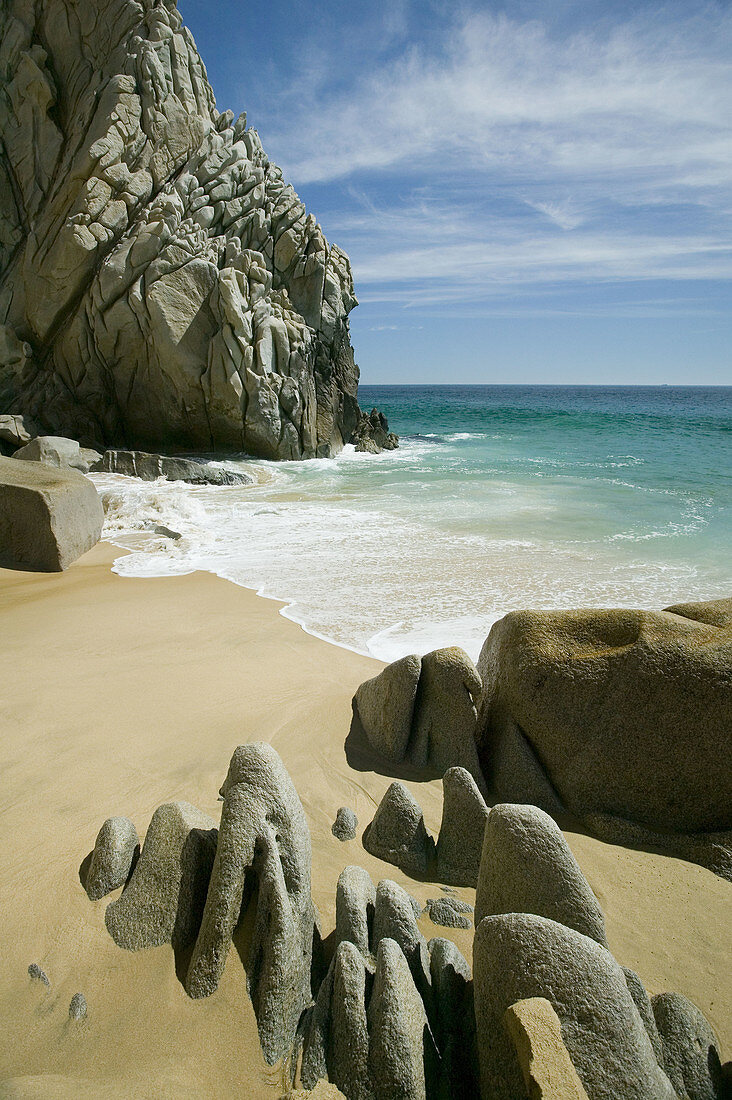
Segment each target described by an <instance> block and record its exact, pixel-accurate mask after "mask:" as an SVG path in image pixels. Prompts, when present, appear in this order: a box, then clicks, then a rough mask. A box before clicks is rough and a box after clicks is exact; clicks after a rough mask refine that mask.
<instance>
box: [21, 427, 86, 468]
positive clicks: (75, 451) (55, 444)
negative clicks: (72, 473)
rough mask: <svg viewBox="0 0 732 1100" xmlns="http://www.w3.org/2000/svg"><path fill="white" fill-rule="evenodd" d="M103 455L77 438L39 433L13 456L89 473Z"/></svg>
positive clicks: (26, 460) (27, 460)
mask: <svg viewBox="0 0 732 1100" xmlns="http://www.w3.org/2000/svg"><path fill="white" fill-rule="evenodd" d="M101 457H102V456H101V455H100V454H98V453H97V452H96V451H92V450H90V449H89V448H87V447H80V446H79V444H78V443H77V442H76V440H75V439H65V438H64V437H63V436H58V435H39V436H36V438H35V439H31V441H30V443H26V444H25V446H24V447H20V448H19V449H18V450H17V451H16V452H15V454H14V455H13V458H19V459H22V460H23V461H25V462H43V463H44V464H45V465H46V466H69V467H71V469H72V470H79V471H80V472H81V473H82V474H88V473H89V470H90V469H91V467H92V466H93V465H95V463H97V462H99V460H100V459H101Z"/></svg>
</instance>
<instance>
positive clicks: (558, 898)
mask: <svg viewBox="0 0 732 1100" xmlns="http://www.w3.org/2000/svg"><path fill="white" fill-rule="evenodd" d="M497 913H536V914H537V915H538V916H540V917H550V918H551V920H555V921H559V923H560V924H565V925H566V926H567V927H568V928H574V929H576V930H577V931H578V932H581V933H582V934H583V935H584V936H589V937H590V938H591V939H593V940H596V941H597V942H598V943H599V944H602V946H603V947H607V939H606V937H605V918H604V916H603V913H602V909H601V908H600V904H599V902H598V900H597V898H596V897H595V895H594V894H593V892H592V890H591V888H590V885H589V883H588V882H587V879H586V878H585V876H584V875H583V874H582V871H581V870H580V867H579V864H578V863H577V860H576V859H575V858H574V856H573V855H572V852H571V851H570V848H569V845H568V844H567V842H566V840H565V839H564V836H563V834H562V831H561V829H560V828H559V826H558V825H557V824H556V823H555V822H554V821H552V819H551V818H550V817H549V814H546V813H544V811H543V810H540V809H538V808H537V807H536V806H511V805H499V806H494V807H493V809H492V810H491V811H490V813H489V815H488V824H487V825H486V828H485V836H484V839H483V857H482V859H481V863H480V875H479V878H478V889H477V891H476V895H475V923H476V925H477V924H480V922H481V921H482V919H483V917H486V916H494V915H495V914H497Z"/></svg>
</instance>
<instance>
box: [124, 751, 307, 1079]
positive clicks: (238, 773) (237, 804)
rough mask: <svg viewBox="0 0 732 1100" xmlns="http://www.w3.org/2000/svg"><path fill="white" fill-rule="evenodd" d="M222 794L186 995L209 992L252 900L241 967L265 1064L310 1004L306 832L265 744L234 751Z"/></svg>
mask: <svg viewBox="0 0 732 1100" xmlns="http://www.w3.org/2000/svg"><path fill="white" fill-rule="evenodd" d="M221 795H222V796H223V799H224V806H223V810H222V813H221V825H220V827H219V837H218V845H217V849H216V861H215V863H214V867H213V871H212V874H211V881H210V884H209V887H208V895H207V897H206V907H205V909H204V912H203V919H202V921H201V928H200V932H199V934H198V938H197V940H196V945H195V947H194V950H193V954H192V956H191V961H190V965H189V967H188V973H187V975H186V980H185V986H186V990H187V992H188V994H189V996H191V997H206V996H208V995H209V994H211V993H213V992H214V990H215V989H216V988H217V986H218V984H219V981H220V979H221V975H222V974H223V970H224V965H225V963H226V957H227V955H228V952H229V948H230V946H231V937H232V933H233V932H234V929H235V928H236V926H237V924H238V922H239V919H240V917H241V916H242V915H243V914H244V913H245V912H246V910H247V908H248V904H249V901H250V900H253V904H255V905H256V909H255V912H254V915H253V926H252V927H253V931H252V936H251V941H250V944H249V949H248V953H247V958H246V961H245V967H246V971H247V978H248V986H249V993H250V996H251V998H252V1003H253V1005H254V1011H255V1014H256V1017H257V1025H258V1028H259V1039H260V1042H261V1044H262V1050H263V1052H264V1056H265V1058H266V1060H267V1061H268V1062H269V1063H270V1065H272V1064H274V1062H276V1061H278V1060H279V1059H280V1058H282V1057H284V1056H285V1055H286V1054H289V1052H290V1050H291V1049H292V1045H293V1042H294V1039H295V1034H296V1032H297V1028H298V1023H299V1020H300V1017H301V1015H302V1013H303V1011H304V1010H305V1009H306V1008H307V1006H308V1005H309V1004H310V1000H311V994H310V967H311V961H312V948H313V935H314V928H315V910H314V907H313V902H312V898H311V896H310V864H311V845H310V831H309V829H308V824H307V820H306V818H305V813H304V811H303V808H302V803H301V802H300V799H299V798H298V795H297V791H296V790H295V787H294V785H293V783H292V780H291V779H290V776H289V774H288V772H287V770H286V768H285V766H284V764H283V763H282V761H281V760H280V758H279V756H278V755H277V753H276V752H275V750H274V749H273V748H272V746H271V745H267V744H265V743H264V742H255V743H253V744H250V745H240V746H239V747H238V748H237V749H236V750H235V752H234V755H233V756H232V758H231V763H230V764H229V771H228V774H227V776H226V779H225V781H224V784H223V786H222V788H221ZM143 855H144V852H143ZM141 861H142V860H141Z"/></svg>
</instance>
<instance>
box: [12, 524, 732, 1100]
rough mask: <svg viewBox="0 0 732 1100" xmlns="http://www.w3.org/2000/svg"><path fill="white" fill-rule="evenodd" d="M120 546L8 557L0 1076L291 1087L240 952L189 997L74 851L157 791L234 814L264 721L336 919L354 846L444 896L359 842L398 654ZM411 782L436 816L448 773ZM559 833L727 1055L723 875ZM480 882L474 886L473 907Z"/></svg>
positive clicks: (260, 1089)
mask: <svg viewBox="0 0 732 1100" xmlns="http://www.w3.org/2000/svg"><path fill="white" fill-rule="evenodd" d="M122 553H123V550H121V549H120V548H118V547H117V546H114V545H112V544H110V543H100V544H99V545H98V546H97V547H96V548H95V549H94V550H92V551H90V552H89V553H88V554H86V555H85V556H84V557H83V558H81V559H80V560H79V561H78V562H77V563H75V564H74V565H73V566H72V567H71V568H70V569H69V570H68V571H67V572H66V573H63V574H29V573H15V572H10V571H7V570H0V614H2V616H3V627H4V629H3V638H4V651H3V657H4V661H3V665H4V668H5V669H6V676H5V677H4V685H3V686H4V690H2V689H0V696H1V697H2V699H1V701H2V710H3V714H4V719H5V721H4V727H5V737H4V741H3V756H2V774H3V783H4V798H3V805H2V810H1V811H0V841H2V843H3V849H4V851H5V852H6V873H5V875H4V876H3V880H2V882H0V906H1V907H2V912H3V914H4V918H5V929H4V952H5V958H4V965H3V967H2V970H1V971H0V1005H2V1012H3V1019H4V1021H5V1043H4V1050H3V1053H2V1056H1V1057H0V1083H1V1082H7V1079H8V1078H12V1079H16V1078H18V1077H29V1076H30V1077H35V1078H36V1081H35V1082H30V1083H29V1082H25V1083H24V1084H22V1083H17V1082H16V1083H14V1084H12V1085H9V1084H7V1083H6V1084H5V1085H3V1084H0V1095H2V1096H13V1097H20V1096H47V1095H49V1091H48V1089H49V1087H51V1082H52V1080H53V1084H52V1087H53V1095H54V1096H59V1097H64V1096H66V1095H68V1096H71V1095H74V1096H78V1095H90V1096H91V1095H95V1096H100V1097H104V1096H107V1095H109V1096H120V1095H124V1096H125V1097H144V1096H149V1095H150V1091H149V1089H150V1083H151V1082H154V1086H155V1095H156V1096H158V1097H170V1098H171V1100H172V1098H173V1097H175V1098H176V1100H178V1098H180V1097H183V1098H186V1097H191V1098H193V1097H197V1098H203V1097H209V1096H210V1097H214V1096H216V1097H227V1096H234V1095H240V1094H241V1091H242V1088H244V1089H245V1090H246V1091H247V1094H248V1095H251V1096H253V1097H258V1096H262V1097H265V1096H269V1097H276V1096H278V1095H280V1094H281V1090H280V1091H278V1088H279V1080H280V1078H279V1077H278V1070H277V1068H276V1067H275V1068H268V1067H267V1066H266V1065H265V1063H264V1061H263V1058H262V1056H261V1052H260V1049H259V1043H258V1039H257V1035H256V1027H255V1024H254V1016H253V1012H252V1009H251V1005H250V1003H249V1000H248V996H247V993H246V984H245V979H244V972H243V967H242V965H241V962H240V960H239V958H238V956H237V955H236V953H235V952H233V951H232V952H231V953H230V956H229V959H228V962H227V966H226V971H225V975H224V980H223V981H222V984H221V987H220V988H219V990H218V991H217V992H216V993H215V994H213V996H211V997H209V998H206V999H205V1000H203V1001H190V1000H189V999H188V998H187V997H186V995H185V993H184V992H183V989H182V987H181V985H180V983H179V982H178V980H177V978H176V975H175V966H174V958H173V952H172V950H171V948H170V947H168V946H165V947H159V948H154V949H150V950H146V951H141V952H133V953H130V952H126V951H122V950H120V949H119V948H118V947H116V945H115V944H114V942H113V941H112V939H111V937H110V936H109V935H108V933H107V931H106V929H105V927H104V911H105V909H106V906H107V904H108V901H109V900H110V899H109V898H105V899H102V900H101V901H99V902H96V903H92V902H90V901H89V900H88V898H87V897H86V894H85V892H84V891H83V889H82V887H81V885H80V881H79V875H78V869H79V866H80V864H81V862H82V860H83V859H84V857H85V856H86V855H87V853H88V852H89V851H90V850H91V848H92V847H93V844H94V839H95V837H96V833H97V831H98V829H99V828H100V826H101V824H102V822H103V821H104V820H105V818H107V817H109V816H111V815H113V814H124V815H127V816H129V817H131V818H132V820H133V821H134V823H135V825H136V827H137V830H138V833H139V834H140V836H141V838H142V837H144V832H145V830H146V828H147V825H148V823H149V820H150V817H151V815H152V812H153V811H154V809H155V808H156V807H157V806H158V805H160V804H161V803H163V802H166V801H170V800H171V799H176V798H183V799H186V800H187V801H190V802H192V803H193V804H194V805H196V806H198V807H200V808H201V809H202V810H203V811H205V812H206V813H208V814H210V815H211V816H212V817H213V818H214V820H218V816H219V812H220V803H218V801H217V794H218V789H219V786H220V784H221V782H222V779H223V777H224V775H225V773H226V769H227V766H228V762H229V758H230V756H231V753H232V752H233V750H234V748H235V747H236V745H237V744H240V743H243V742H246V741H252V740H265V741H269V742H270V743H272V744H273V745H274V747H275V748H276V749H277V751H278V752H279V754H280V755H281V757H282V759H283V761H284V764H285V766H286V767H287V769H288V770H289V772H290V774H291V776H292V779H293V781H294V783H295V786H296V788H297V790H298V793H299V795H300V798H301V801H302V803H303V807H304V809H305V814H306V817H307V819H308V823H309V826H310V831H311V836H312V846H313V879H312V893H313V900H314V902H315V904H316V906H317V907H318V909H319V911H320V914H321V919H322V926H323V934H324V935H327V934H328V933H329V932H330V930H331V929H332V927H333V925H334V917H335V912H334V910H335V884H336V881H337V878H338V875H339V873H340V871H341V870H342V869H343V867H344V866H346V865H347V864H358V865H360V866H363V867H365V868H366V870H368V871H369V873H370V874H371V876H372V878H373V879H374V881H378V880H379V879H380V878H389V879H394V880H395V881H397V882H399V883H400V884H401V885H403V886H404V887H405V888H407V889H408V890H409V891H410V892H411V893H413V894H414V895H415V896H416V897H417V898H418V899H419V901H420V902H421V903H422V904H424V902H425V901H426V900H427V898H428V897H434V896H435V895H436V894H439V889H438V887H437V885H436V884H435V883H431V882H415V881H414V880H412V879H410V878H408V877H407V876H406V875H404V874H403V873H402V872H401V871H399V870H398V869H397V868H396V867H394V866H393V865H391V864H387V863H384V862H382V861H381V860H379V859H377V858H375V857H373V856H370V855H369V854H368V853H367V852H366V851H365V850H364V849H363V846H362V844H361V839H360V838H361V834H362V832H363V829H364V828H365V827H366V826H367V825H368V824H369V822H370V820H371V818H372V817H373V813H374V810H375V808H376V805H377V804H378V801H379V800H380V798H381V796H382V795H383V793H384V791H385V790H386V788H387V787H388V786H389V784H390V782H391V778H390V777H389V776H388V775H385V774H381V773H377V772H375V771H355V770H354V769H353V768H351V767H350V766H349V764H348V762H347V760H346V757H345V753H344V742H345V740H346V738H347V735H348V732H349V727H350V718H351V710H350V701H351V697H352V695H353V693H354V692H355V690H356V688H357V687H358V686H359V684H360V683H361V681H362V680H364V679H366V678H368V677H370V676H372V675H374V674H375V673H376V672H377V671H379V669H380V668H381V667H382V664H381V662H378V661H377V660H375V659H374V658H371V657H366V656H362V655H359V654H356V653H354V652H352V651H351V650H348V649H346V648H345V647H342V646H338V645H334V644H333V643H331V642H325V643H324V642H323V641H322V640H321V639H319V638H317V637H314V636H313V635H312V634H310V633H307V632H306V631H305V630H304V629H303V628H301V627H300V625H299V624H297V623H296V622H295V621H294V620H292V619H289V618H287V617H286V616H284V615H283V614H282V608H281V607H280V608H279V609H278V611H279V613H278V614H277V615H275V614H273V613H272V603H273V602H278V601H273V600H271V599H270V598H269V597H267V598H266V600H267V602H264V600H262V599H259V598H258V597H257V596H256V594H255V593H254V591H252V590H248V589H246V588H244V587H243V586H242V585H239V584H237V583H235V582H233V587H232V583H229V582H226V581H225V579H224V578H222V577H219V576H217V575H215V574H211V573H205V572H197V573H190V574H185V575H182V576H178V577H162V578H134V580H135V581H136V583H135V584H130V583H128V582H129V581H130V580H131V579H133V578H128V577H119V576H118V575H116V574H114V573H113V572H112V571H111V568H110V567H111V563H112V561H113V560H114V558H115V557H119V556H120V555H121V554H122ZM235 593H236V594H235ZM326 644H327V645H328V648H327V649H326V648H325V645H326ZM407 786H409V787H410V788H411V789H412V791H413V793H414V794H415V796H416V797H417V798H418V800H419V802H420V804H421V805H422V807H423V809H424V812H425V817H426V821H427V825H428V827H429V828H430V830H432V831H433V832H435V833H436V832H437V829H438V827H439V822H440V816H441V804H442V795H441V784H440V783H439V782H438V781H434V780H433V781H429V782H416V781H407ZM341 805H348V806H351V807H352V808H353V809H354V810H355V811H356V814H357V815H358V818H359V827H358V831H357V838H356V839H355V840H353V841H349V842H346V843H341V842H339V841H338V840H336V839H335V838H334V837H333V836H332V834H331V832H330V826H331V823H332V821H333V820H334V818H335V814H336V811H337V809H338V808H339V806H341ZM565 835H566V836H567V839H568V841H569V843H570V846H571V847H572V850H573V851H574V853H575V856H576V857H577V859H578V861H579V863H580V866H581V867H582V869H583V871H584V873H585V874H586V876H587V878H588V880H589V882H590V884H591V886H592V888H593V890H594V891H595V893H596V894H597V897H598V900H599V901H600V904H601V905H602V907H603V909H604V911H605V914H606V922H607V933H608V939H609V942H610V945H611V948H612V950H613V952H614V954H615V955H616V957H617V958H618V959H619V961H621V962H622V963H623V965H625V966H629V967H631V968H632V969H634V970H637V971H638V973H639V974H640V976H641V978H642V979H643V980H644V982H645V984H646V985H647V987H648V988H649V991H650V992H661V991H663V990H675V991H677V992H681V993H683V994H684V995H686V996H688V997H690V999H691V1000H693V1001H694V1002H695V1003H697V1004H698V1005H699V1007H700V1009H701V1010H702V1011H703V1012H704V1013H705V1015H707V1016H708V1018H709V1019H710V1021H711V1023H712V1024H713V1026H714V1027H715V1029H716V1030H717V1031H718V1033H719V1037H720V1040H721V1042H722V1049H723V1052H724V1053H725V1055H726V1057H729V1051H730V1046H731V1045H732V1031H731V1021H732V990H730V989H729V983H728V982H725V975H726V974H727V973H729V970H730V963H732V959H731V958H730V948H729V946H728V944H729V941H728V937H727V936H726V935H725V930H726V928H727V926H728V920H729V918H728V908H729V883H726V882H724V881H723V880H721V879H718V878H716V877H715V876H714V875H713V874H712V873H711V872H710V871H707V870H705V869H703V868H701V867H697V866H695V865H692V864H687V863H684V862H683V861H680V860H677V859H673V858H671V857H664V856H659V855H654V854H651V853H647V852H642V851H634V850H630V849H623V848H619V847H617V846H614V845H610V844H605V843H603V842H601V841H597V840H594V839H593V838H591V837H588V836H585V835H583V834H581V833H579V832H577V833H575V832H567V833H566V834H565ZM474 893H475V892H474V891H473V890H470V889H467V888H465V889H460V890H459V891H458V895H459V896H460V897H462V898H463V899H464V900H466V901H469V902H470V903H471V904H472V903H473V901H474ZM114 896H115V895H112V897H114ZM420 927H421V929H422V931H423V932H424V934H425V935H426V936H427V938H430V937H432V936H439V935H444V936H447V937H449V938H451V939H454V941H455V942H456V944H457V945H458V947H459V948H460V950H461V951H462V952H463V954H464V955H465V956H466V958H467V959H468V960H470V958H471V943H472V932H471V931H453V930H448V929H444V928H441V927H439V926H436V925H433V924H432V922H431V921H430V920H429V918H428V917H427V916H423V917H422V918H421V919H420ZM32 962H37V963H38V964H39V965H41V966H42V967H43V969H44V970H46V972H47V973H48V975H49V978H50V980H51V987H50V989H49V990H44V989H43V988H42V987H40V986H39V985H38V984H34V983H31V982H30V980H29V978H28V976H27V967H28V965H29V964H30V963H32ZM77 991H81V992H83V993H84V995H85V996H86V998H87V1001H88V1004H89V1016H88V1019H87V1020H86V1021H85V1022H84V1024H83V1025H81V1027H77V1028H74V1027H73V1026H71V1024H70V1022H69V1020H68V1015H67V1012H68V1004H69V1001H70V999H71V996H72V994H73V993H75V992H77ZM52 1074H56V1075H60V1077H61V1078H62V1079H61V1080H56V1079H52V1078H51V1077H49V1076H47V1075H52ZM40 1075H46V1076H45V1085H44V1084H43V1082H42V1081H41V1082H39V1081H38V1077H39V1076H40ZM83 1082H86V1085H84V1084H83ZM43 1088H45V1089H46V1091H45V1092H44V1091H43ZM85 1088H86V1089H87V1092H86V1093H85V1092H84V1089H85ZM33 1089H35V1090H36V1091H33ZM39 1090H40V1091H39Z"/></svg>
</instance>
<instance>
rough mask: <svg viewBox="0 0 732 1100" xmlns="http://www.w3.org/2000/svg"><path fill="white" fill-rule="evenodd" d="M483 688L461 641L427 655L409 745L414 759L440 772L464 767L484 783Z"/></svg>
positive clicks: (411, 756) (418, 764)
mask: <svg viewBox="0 0 732 1100" xmlns="http://www.w3.org/2000/svg"><path fill="white" fill-rule="evenodd" d="M480 692H481V681H480V676H479V675H478V671H477V669H476V667H475V665H474V664H473V662H472V661H471V660H470V657H468V655H467V653H466V652H465V651H464V650H462V649H460V648H459V647H458V646H451V647H449V648H447V649H436V650H434V651H433V652H432V653H427V654H426V655H425V656H424V657H423V658H422V671H421V675H420V679H419V688H418V690H417V699H416V702H415V706H414V719H413V721H412V734H411V739H410V745H409V759H410V761H411V763H412V764H414V765H416V766H417V767H420V768H424V767H427V766H430V767H433V768H436V769H437V770H438V771H440V772H444V771H445V770H446V769H447V768H451V767H455V766H458V767H462V768H465V769H466V770H467V771H469V772H470V774H471V775H472V776H474V777H475V780H476V782H477V783H478V784H480V785H481V786H482V785H483V774H482V772H481V770H480V764H479V762H478V750H477V747H476V742H475V733H476V725H477V714H478V712H477V707H478V706H479V704H480Z"/></svg>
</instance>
